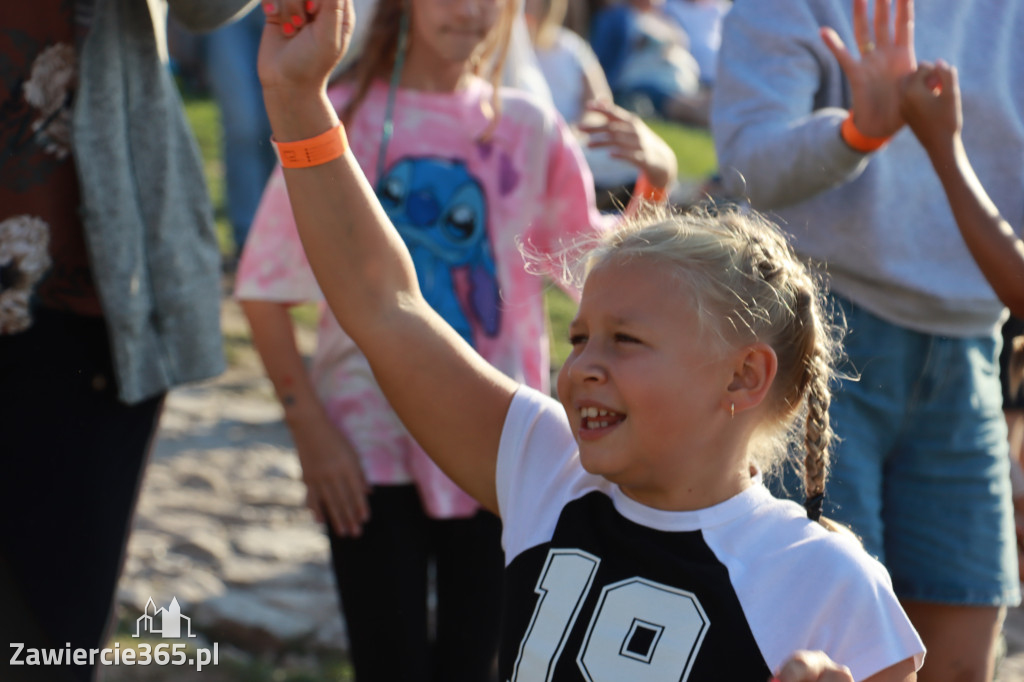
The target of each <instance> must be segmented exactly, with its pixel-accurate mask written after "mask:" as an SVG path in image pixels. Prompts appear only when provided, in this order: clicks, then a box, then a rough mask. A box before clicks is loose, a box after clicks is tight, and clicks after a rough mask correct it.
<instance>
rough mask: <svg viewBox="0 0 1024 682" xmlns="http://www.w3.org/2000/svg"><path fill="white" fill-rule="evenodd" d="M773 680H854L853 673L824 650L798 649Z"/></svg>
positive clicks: (850, 681)
mask: <svg viewBox="0 0 1024 682" xmlns="http://www.w3.org/2000/svg"><path fill="white" fill-rule="evenodd" d="M771 682H853V675H852V674H851V673H850V669H849V668H847V667H846V666H843V665H839V664H838V663H836V662H835V661H833V660H832V659H831V658H829V657H828V655H826V654H825V653H824V652H822V651H798V652H796V653H795V654H793V656H792V657H791V658H790V659H789V660H788V661H786V662H785V663H783V664H782V668H780V669H779V672H778V673H777V674H776V675H775V677H773V678H772V681H771Z"/></svg>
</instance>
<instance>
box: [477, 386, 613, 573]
mask: <svg viewBox="0 0 1024 682" xmlns="http://www.w3.org/2000/svg"><path fill="white" fill-rule="evenodd" d="M591 481H593V477H592V476H590V475H589V474H587V473H586V472H585V471H584V470H583V468H582V467H581V466H580V464H579V451H578V449H577V447H576V441H575V440H574V439H573V437H572V432H571V431H570V428H569V422H568V420H567V419H566V417H565V411H564V410H563V409H562V406H561V405H560V404H559V403H558V402H557V401H556V400H553V399H552V398H550V397H548V396H547V395H545V394H544V393H541V392H540V391H537V390H534V389H532V388H529V387H527V386H520V387H519V390H518V391H517V392H516V395H515V396H514V397H513V399H512V404H511V405H510V406H509V410H508V415H507V416H506V417H505V425H504V427H503V429H502V432H501V442H500V444H499V446H498V466H497V478H496V485H497V491H498V509H499V513H500V515H501V520H502V546H503V547H504V549H505V563H506V565H507V564H509V563H511V562H512V560H513V559H514V558H515V557H516V556H518V555H519V553H520V552H522V551H523V550H525V549H529V548H530V547H533V546H535V545H538V544H540V543H542V542H546V541H548V540H550V539H551V534H552V532H553V531H554V528H555V524H556V523H557V521H558V515H559V513H560V511H561V509H562V507H563V506H565V504H566V503H567V502H569V501H570V500H572V499H573V498H575V497H577V496H578V494H579V493H580V491H582V490H585V489H586V488H587V487H588V486H587V483H588V482H591Z"/></svg>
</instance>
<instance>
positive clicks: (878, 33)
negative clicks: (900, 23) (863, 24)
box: [874, 0, 892, 48]
mask: <svg viewBox="0 0 1024 682" xmlns="http://www.w3.org/2000/svg"><path fill="white" fill-rule="evenodd" d="M889 2H890V0H875V41H874V42H875V46H876V47H878V48H886V47H889V45H891V44H892V35H891V33H890V27H889V9H890V5H889Z"/></svg>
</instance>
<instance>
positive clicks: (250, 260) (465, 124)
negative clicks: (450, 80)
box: [235, 79, 610, 518]
mask: <svg viewBox="0 0 1024 682" xmlns="http://www.w3.org/2000/svg"><path fill="white" fill-rule="evenodd" d="M350 90H351V88H350V84H348V83H345V84H342V85H339V86H335V87H334V88H332V89H331V91H330V96H331V100H332V102H333V103H334V105H335V107H336V108H339V109H340V107H341V105H342V104H343V103H344V102H345V101H346V100H347V98H348V96H349V93H350ZM491 93H492V90H491V86H490V85H489V84H488V83H487V82H486V81H484V80H482V79H476V80H474V81H472V82H471V83H470V85H469V87H468V88H467V89H465V90H462V91H459V92H455V93H427V92H421V91H411V90H399V91H398V93H397V97H396V101H395V107H394V134H393V136H392V138H391V141H390V143H389V145H388V148H387V157H386V159H385V162H384V166H385V169H386V172H385V174H384V177H383V178H378V168H377V156H378V152H379V147H380V142H381V137H382V127H383V121H384V115H385V106H386V100H387V87H386V86H385V85H384V84H383V83H379V82H378V83H376V84H375V85H374V86H373V87H372V88H371V89H370V91H369V93H368V95H367V97H366V99H365V100H364V102H363V104H362V105H361V106H360V108H359V110H358V112H357V114H356V117H355V121H353V123H352V125H349V126H348V127H347V128H348V138H349V143H350V144H351V147H352V152H353V153H354V154H355V156H356V158H357V159H358V160H359V163H360V165H361V166H362V168H363V172H364V173H365V174H366V176H367V177H368V178H369V179H370V182H371V184H373V185H374V186H375V188H376V189H377V194H378V197H380V198H381V202H382V204H383V205H384V207H385V209H386V210H387V211H388V214H389V215H390V216H391V219H392V222H393V223H395V225H396V226H397V227H398V228H399V231H400V232H401V233H402V236H403V237H404V238H405V240H406V243H407V244H408V245H409V247H410V251H411V253H412V254H413V260H414V262H415V263H416V268H417V273H418V275H419V280H420V287H421V289H422V290H423V292H424V295H425V296H426V297H427V300H428V301H430V303H431V305H433V306H434V308H435V309H436V310H438V312H440V313H441V314H442V315H443V316H444V317H445V318H446V319H447V320H448V321H449V322H450V323H451V324H452V326H453V327H455V328H456V330H457V331H459V332H460V333H461V334H462V335H463V336H464V337H465V338H466V339H467V340H468V341H469V342H470V343H471V344H472V345H473V346H474V347H475V348H476V349H477V350H478V351H479V352H480V353H481V355H483V357H484V358H486V359H487V360H488V361H489V362H491V364H493V365H494V366H495V367H497V368H498V369H500V370H502V371H503V372H505V373H506V374H508V375H509V376H511V377H512V378H514V379H516V380H517V381H520V382H522V383H524V384H526V385H529V386H532V387H534V388H536V389H539V390H541V391H544V392H547V391H549V383H550V379H549V358H548V330H547V328H546V316H545V308H544V298H543V287H544V286H545V282H544V280H543V279H542V278H541V277H538V276H537V275H536V274H531V273H530V272H527V270H526V267H525V265H524V259H523V256H522V254H521V252H520V250H519V247H520V244H522V245H523V246H525V247H526V249H527V250H528V251H529V252H530V253H531V254H534V253H536V254H542V255H557V253H558V252H559V251H561V250H562V249H564V248H565V247H567V246H568V245H569V244H570V243H571V242H573V241H574V240H575V239H576V238H578V237H580V236H583V235H585V234H587V233H595V232H598V231H601V230H603V229H605V228H606V227H607V226H608V224H609V220H610V219H609V218H608V217H606V216H602V215H601V214H600V213H598V211H597V209H596V208H595V204H594V194H593V182H592V179H591V175H590V171H589V170H588V168H587V166H586V163H585V162H584V161H583V157H582V154H581V151H580V149H579V147H578V146H577V144H576V142H575V140H574V138H573V136H572V134H571V133H570V132H569V130H568V129H567V128H566V126H565V124H564V123H563V122H562V120H561V119H560V118H559V117H558V115H557V114H556V113H555V112H554V110H553V109H551V108H550V107H546V106H544V105H542V104H540V103H539V102H538V101H537V100H534V99H532V98H531V97H530V96H529V95H526V94H524V93H520V92H517V91H513V90H502V93H501V96H502V115H501V118H500V120H499V123H498V125H497V127H496V128H495V129H494V131H493V133H492V134H491V136H490V138H489V140H488V141H487V142H478V138H479V137H480V136H481V135H482V134H483V133H484V132H485V131H486V130H487V128H488V125H489V123H490V121H489V119H488V118H487V117H486V116H485V115H484V113H483V112H484V109H483V107H482V105H483V104H485V103H489V102H490V98H491ZM551 265H552V266H553V267H556V266H557V263H555V262H554V261H553V262H552V264H551ZM235 295H236V297H237V298H239V299H243V300H245V299H248V300H263V301H279V302H284V303H299V302H306V301H322V300H323V297H322V295H321V293H320V291H319V288H318V287H317V284H316V281H315V279H314V277H313V274H312V272H311V270H310V268H309V264H308V262H307V260H306V257H305V254H304V252H303V250H302V245H301V243H300V242H299V237H298V234H297V232H296V228H295V223H294V218H293V217H292V212H291V207H290V205H289V203H288V195H287V192H286V189H285V185H284V179H283V176H282V174H281V171H280V169H277V170H276V171H275V172H274V174H273V175H272V176H271V178H270V181H269V183H268V184H267V188H266V190H265V192H264V195H263V199H262V202H261V204H260V207H259V210H258V211H257V214H256V217H255V220H254V222H253V225H252V229H251V231H250V233H249V237H248V240H247V242H246V246H245V250H244V252H243V254H242V258H241V262H240V264H239V268H238V276H237V280H236V291H235ZM321 309H322V312H323V314H322V315H321V319H320V324H319V333H318V346H317V350H316V354H315V356H314V359H313V366H312V376H313V381H314V383H315V385H316V388H317V392H318V394H319V396H320V398H321V400H323V402H324V405H325V406H326V408H327V412H328V414H329V415H330V418H331V419H332V421H333V422H334V423H335V425H337V426H338V428H339V429H340V430H341V431H342V432H343V433H344V434H345V435H346V436H347V437H348V439H349V440H350V442H351V443H352V444H353V446H354V447H355V448H356V450H357V451H358V452H359V454H360V457H361V459H362V463H363V467H364V471H365V474H366V476H367V479H368V480H369V482H370V483H372V484H384V485H388V484H390V485H393V484H403V483H410V482H414V483H415V484H416V485H417V487H418V489H419V492H420V496H421V498H422V499H423V502H424V506H425V508H426V510H427V512H428V513H429V514H431V515H432V516H434V517H438V518H448V517H461V516H468V515H471V514H472V513H474V512H475V511H476V509H477V508H478V505H477V504H476V502H475V501H474V500H472V498H470V497H469V496H468V495H466V494H465V493H464V492H463V491H462V490H461V489H459V488H458V487H457V486H456V485H455V484H454V483H452V482H451V480H450V479H448V478H447V477H446V476H445V475H444V474H443V473H441V471H440V470H439V469H438V468H437V467H436V466H435V465H434V464H433V462H432V461H431V460H430V459H429V458H428V457H427V456H426V454H425V453H424V452H423V451H422V450H421V449H420V448H419V446H418V445H417V444H416V442H415V441H414V440H413V439H412V437H411V436H410V435H409V434H408V433H407V432H406V430H405V428H404V427H403V426H402V424H401V422H400V421H399V420H398V417H397V416H396V415H395V414H394V412H393V411H392V410H391V408H390V406H389V405H388V403H387V400H386V399H385V398H384V396H383V394H382V393H381V392H380V389H379V388H378V387H377V384H376V382H375V380H374V378H373V374H372V372H371V371H370V368H369V364H368V363H367V361H366V359H365V358H364V357H363V355H362V353H360V352H359V350H358V349H357V348H356V347H355V344H354V343H353V342H352V340H351V339H350V338H349V337H348V336H347V335H346V334H345V332H344V331H342V329H341V327H340V326H339V325H338V323H337V322H336V321H335V319H334V317H333V315H332V314H331V313H330V311H329V310H328V309H327V308H326V306H323V305H322V306H321Z"/></svg>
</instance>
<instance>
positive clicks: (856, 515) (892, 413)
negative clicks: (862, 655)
mask: <svg viewBox="0 0 1024 682" xmlns="http://www.w3.org/2000/svg"><path fill="white" fill-rule="evenodd" d="M833 301H834V303H835V308H836V312H837V314H838V313H839V312H843V313H845V315H846V323H847V336H846V339H845V342H844V347H845V351H846V354H847V361H846V362H845V363H844V366H843V367H842V370H843V371H844V372H846V373H848V374H852V375H855V376H859V380H856V381H852V380H846V379H844V380H843V381H842V384H841V386H840V387H838V388H837V390H836V391H835V393H834V394H833V401H832V407H831V409H830V411H829V414H830V416H831V419H832V426H833V428H834V429H835V431H836V433H837V434H838V436H839V438H840V439H841V440H840V442H839V443H838V444H837V446H836V448H835V453H834V455H833V466H832V470H831V473H830V476H829V479H828V483H827V486H826V487H827V491H828V492H827V495H826V507H825V513H826V514H827V515H828V516H830V517H831V518H833V519H835V520H837V521H840V522H841V523H844V524H846V525H848V526H850V527H851V528H852V529H853V530H854V532H855V533H856V534H857V535H859V536H860V537H861V539H862V541H863V543H864V547H865V549H867V550H868V551H869V552H870V553H871V554H873V555H875V556H876V557H878V558H879V559H880V560H881V561H882V563H884V564H885V565H886V567H887V568H888V569H889V572H890V574H891V575H892V580H893V587H894V588H895V591H896V594H897V595H898V596H899V597H900V598H901V599H910V600H917V601H927V602H938V603H946V604H960V605H974V606H1001V605H1013V604H1017V603H1018V602H1019V601H1020V586H1019V582H1018V575H1017V553H1016V538H1015V534H1014V523H1013V508H1012V504H1011V500H1010V479H1009V461H1008V452H1009V447H1008V443H1007V431H1006V422H1005V420H1004V417H1003V413H1002V390H1001V385H1000V380H999V363H998V357H999V347H1000V345H1001V340H1000V339H998V338H996V337H994V336H993V337H992V338H988V337H984V338H947V337H941V336H932V335H929V334H923V333H920V332H915V331H911V330H908V329H905V328H902V327H899V326H896V325H894V324H891V323H889V322H886V321H884V320H881V319H879V318H878V317H876V316H874V315H872V314H871V313H868V312H867V311H865V310H864V309H862V308H859V307H857V306H855V305H853V304H851V303H850V302H849V301H846V300H844V299H841V298H838V297H833Z"/></svg>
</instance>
